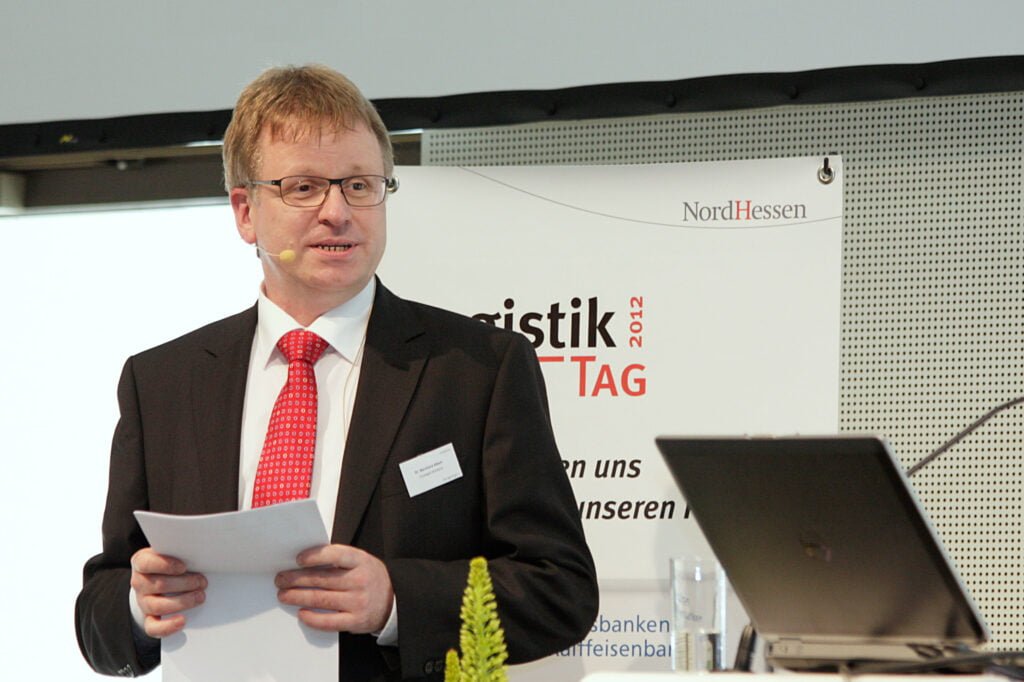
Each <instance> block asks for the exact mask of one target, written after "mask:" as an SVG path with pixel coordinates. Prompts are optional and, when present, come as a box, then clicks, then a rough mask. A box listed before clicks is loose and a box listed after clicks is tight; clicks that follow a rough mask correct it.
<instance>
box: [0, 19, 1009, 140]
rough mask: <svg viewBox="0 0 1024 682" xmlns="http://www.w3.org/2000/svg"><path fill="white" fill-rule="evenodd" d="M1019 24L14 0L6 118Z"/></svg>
mask: <svg viewBox="0 0 1024 682" xmlns="http://www.w3.org/2000/svg"><path fill="white" fill-rule="evenodd" d="M297 8H302V11H303V12H304V14H305V16H304V17H300V16H299V13H298V11H297ZM1022 25H1024V3H1020V2H1017V1H1016V0H972V1H971V2H960V1H958V0H944V1H941V2H940V1H935V0H857V2H849V1H847V0H789V1H786V2H771V1H767V0H714V1H711V0H704V1H699V0H640V1H638V2H635V3H626V2H622V1H621V0H614V1H613V0H558V1H557V2H551V0H517V1H516V2H501V3H499V2H491V1H487V2H481V1H480V0H431V2H414V1H412V0H403V1H399V0H390V1H389V0H377V1H376V2H358V3H357V2H350V1H345V0H305V1H304V2H302V3H299V4H294V3H290V2H287V0H273V1H270V0H249V1H248V2H240V1H238V0H225V1H224V2H210V1H209V0H173V1H169V0H151V1H149V2H138V1H137V0H94V1H93V2H80V1H79V0H56V1H54V2H45V3H44V2H36V3H30V2H18V1H17V0H6V2H5V3H4V4H3V5H0V125H2V124H8V123H24V122H36V121H49V120H62V119H84V118H103V117H109V116H118V115H126V114H143V113H163V112H173V111H196V110H208V109H227V108H230V107H231V106H232V105H233V103H234V99H235V96H236V95H237V93H238V91H239V90H240V89H241V87H242V86H243V85H244V84H245V83H246V82H248V81H249V80H251V79H252V77H253V76H255V75H256V73H258V72H259V71H260V70H262V69H263V68H264V67H266V66H269V65H272V64H280V63H304V62H309V61H319V62H324V63H327V64H329V65H331V66H334V67H336V68H338V69H340V70H342V71H344V72H345V73H347V74H348V75H350V76H351V77H352V78H353V79H354V80H355V81H356V82H357V83H358V84H359V85H360V86H361V87H362V88H363V89H364V90H365V92H366V93H367V94H368V95H369V96H370V97H420V96H436V95H448V94H456V93H466V92H480V91H494V90H505V89H535V88H557V87H566V86H573V85H589V84H595V83H611V82H626V81H643V80H673V79H681V78H692V77H698V76H708V75H722V74H730V73H755V72H762V71H799V70H805V69H817V68H826V67H833V66H856V65H863V64H885V63H915V62H927V61H937V60H944V59H959V58H967V57H979V56H997V55H1010V54H1019V53H1021V51H1022V50H1021V39H1020V27H1021V26H1022Z"/></svg>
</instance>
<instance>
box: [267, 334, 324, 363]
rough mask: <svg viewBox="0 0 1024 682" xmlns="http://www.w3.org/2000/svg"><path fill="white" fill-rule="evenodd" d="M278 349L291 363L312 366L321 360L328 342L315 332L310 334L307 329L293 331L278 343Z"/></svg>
mask: <svg viewBox="0 0 1024 682" xmlns="http://www.w3.org/2000/svg"><path fill="white" fill-rule="evenodd" d="M277 347H278V349H279V350H280V351H281V352H282V353H284V357H285V358H286V359H287V360H288V362H289V363H292V362H295V361H297V360H298V361H304V362H308V363H309V364H311V365H312V364H314V363H315V362H316V361H317V360H319V359H320V356H321V355H322V354H323V352H324V349H326V348H327V342H326V341H324V340H323V339H321V338H320V337H319V336H317V335H316V334H314V333H313V332H308V331H306V330H305V329H293V330H292V331H290V332H288V333H287V334H285V335H284V336H282V337H281V340H280V341H278V342H277Z"/></svg>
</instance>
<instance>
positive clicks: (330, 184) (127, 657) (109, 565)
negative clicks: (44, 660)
mask: <svg viewBox="0 0 1024 682" xmlns="http://www.w3.org/2000/svg"><path fill="white" fill-rule="evenodd" d="M224 158H225V182H226V185H227V188H228V191H229V194H230V199H231V205H232V208H233V210H234V214H235V220H236V226H237V229H238V232H239V234H240V235H241V237H242V239H244V240H245V241H246V242H248V243H250V244H253V245H255V246H256V248H257V249H258V253H259V254H260V259H261V261H262V265H263V272H264V280H263V284H262V287H261V292H260V298H259V302H258V303H257V305H256V306H254V307H253V308H251V309H250V310H247V311H245V312H242V313H240V314H238V315H235V316H233V317H230V318H227V319H225V320H221V321H219V322H215V323H213V324H211V325H208V326H206V327H203V328H202V329H199V330H196V331H194V332H192V333H190V334H187V335H185V336H183V337H181V338H179V339H176V340H174V341H171V342H169V343H166V344H164V345H162V346H158V347H156V348H154V349H151V350H148V351H145V352H143V353H140V354H139V355H136V356H133V357H132V358H130V359H129V360H128V362H127V363H126V365H125V368H124V372H123V374H122V376H121V381H120V384H119V387H118V400H119V404H120V409H121V417H120V420H119V422H118V425H117V429H116V431H115V434H114V440H113V445H112V450H111V464H110V487H109V491H108V497H107V506H106V511H105V514H104V520H103V552H102V553H101V554H99V555H97V556H95V557H93V558H92V559H90V560H89V562H88V563H87V564H86V567H85V577H84V587H83V589H82V592H81V594H80V595H79V598H78V602H77V605H76V626H77V631H78V638H79V644H80V647H81V649H82V652H83V654H84V655H85V657H86V659H87V660H88V661H89V663H90V665H92V666H93V668H95V669H96V670H98V671H100V672H104V673H108V674H120V675H129V676H131V675H137V674H142V673H145V672H147V671H149V670H151V669H152V668H153V667H155V666H156V665H157V664H158V663H159V640H160V638H162V637H166V636H168V635H170V634H173V633H175V632H178V631H180V630H182V629H183V628H187V627H188V624H187V619H188V611H189V609H191V608H193V607H194V606H196V605H198V604H200V603H202V602H203V601H204V599H205V591H204V590H205V588H206V579H205V577H204V576H202V575H201V574H198V573H195V572H193V571H190V570H189V567H188V566H186V565H184V563H183V562H181V561H180V560H178V559H176V558H174V557H168V556H164V555H160V554H158V553H156V552H154V551H153V550H152V549H149V548H148V547H147V546H146V541H145V538H144V536H143V535H142V533H141V531H140V530H139V527H138V525H137V524H136V523H135V520H134V518H133V516H132V511H133V510H135V509H149V510H154V511H160V512H169V513H176V514H197V513H212V512H222V511H231V510H235V509H239V508H242V509H244V508H248V506H249V505H250V504H251V500H252V499H253V490H254V487H255V486H256V485H257V484H256V483H254V479H255V478H257V477H258V475H257V474H256V471H257V469H258V467H259V466H260V464H259V462H260V459H261V454H260V453H261V450H262V449H263V445H264V443H263V439H264V435H265V434H266V433H267V428H268V421H269V420H270V413H271V407H272V405H273V402H274V401H273V397H274V396H275V395H277V392H278V391H280V389H281V385H282V383H283V381H284V376H285V374H286V373H287V371H288V370H287V361H286V360H284V359H283V357H282V356H281V351H280V350H278V347H277V346H276V344H277V341H278V340H279V339H280V338H281V337H282V336H283V335H284V334H285V333H286V332H289V331H290V330H292V329H307V330H309V331H310V332H315V333H317V334H318V335H319V336H321V337H322V338H323V339H324V340H325V341H326V342H327V350H326V351H325V352H324V357H323V359H320V360H317V361H315V363H314V364H315V373H316V386H315V392H316V393H317V395H318V396H319V405H320V409H319V410H318V412H317V419H316V454H315V464H314V465H313V467H314V469H313V473H312V476H311V481H310V482H309V495H310V496H312V497H314V498H316V500H317V504H318V507H319V508H320V510H321V513H322V514H323V515H324V517H325V519H326V520H327V521H329V522H330V523H328V527H330V528H332V532H331V543H332V544H329V545H326V546H323V547H315V548H310V549H309V550H307V551H305V552H303V553H302V554H300V555H299V557H297V568H296V569H294V570H289V571H283V572H282V573H280V574H278V576H277V578H276V581H275V584H276V585H277V587H278V588H279V599H280V601H281V602H282V603H284V604H289V605H293V606H298V607H300V608H299V611H298V617H299V619H300V620H302V621H303V622H304V623H305V624H306V625H308V626H309V627H313V628H317V629H321V630H329V631H337V632H339V633H341V634H340V637H341V662H340V663H341V679H343V680H360V681H361V680H396V679H410V678H419V677H438V676H440V675H441V673H442V671H443V659H444V655H445V652H446V651H447V649H449V648H452V647H455V646H457V644H458V630H459V623H460V620H459V608H460V605H461V595H462V591H463V589H464V587H465V580H466V575H467V572H468V560H469V559H470V558H472V557H474V556H484V557H486V558H487V559H488V562H489V567H490V571H491V575H492V579H493V582H494V588H495V593H496V597H497V603H498V612H499V615H500V617H501V620H502V625H503V627H504V629H505V634H506V638H507V642H508V648H509V661H510V662H512V663H518V662H524V661H529V660H533V659H536V658H539V657H542V656H545V655H549V654H551V653H554V652H557V651H559V650H562V649H565V648H567V647H569V646H571V645H572V644H574V643H576V642H577V641H579V640H580V639H582V637H583V636H584V635H585V634H586V632H587V631H588V629H589V627H590V625H591V624H592V622H593V619H594V617H595V615H596V610H597V587H596V578H595V573H594V566H593V560H592V558H591V555H590V552H589V550H588V549H587V546H586V542H585V540H584V537H583V531H582V527H581V523H580V520H579V514H578V511H577V509H576V503H575V500H574V498H573V493H572V490H571V487H570V486H569V483H568V479H567V478H566V476H565V473H564V470H563V467H562V463H561V458H560V456H559V454H558V451H557V449H556V446H555V442H554V437H553V434H552V431H551V424H550V420H549V417H548V413H547V399H546V395H545V392H544V386H543V379H542V377H541V373H540V370H539V365H538V363H537V359H536V356H535V354H534V352H533V349H532V347H531V346H530V344H529V343H528V342H527V340H526V339H525V338H524V337H522V336H519V335H516V334H512V333H509V332H506V331H504V330H500V329H496V328H494V327H492V326H489V325H485V324H482V323H479V322H476V321H473V320H470V319H468V318H465V317H462V316H459V315H456V314H454V313H449V312H446V311H443V310H440V309H437V308H432V307H430V306H426V305H422V304H418V303H413V302H410V301H406V300H403V299H401V298H399V297H397V296H395V295H394V294H392V293H391V292H390V291H388V290H387V289H386V288H385V287H384V286H383V284H382V283H380V282H379V281H378V280H377V279H376V277H375V271H376V268H377V265H378V263H379V262H380V259H381V256H382V255H383V252H384V244H385V223H386V220H385V203H384V200H385V198H386V194H387V193H389V192H391V191H394V189H396V188H397V183H396V182H395V181H394V180H393V178H392V175H391V173H392V152H391V146H390V141H389V139H388V135H387V131H386V129H385V127H384V125H383V123H382V122H381V120H380V118H379V116H378V115H377V113H376V111H375V110H374V109H373V106H372V105H371V104H370V103H369V102H368V101H367V100H366V99H365V98H364V97H363V96H362V94H361V93H359V91H358V90H357V89H356V88H355V86H354V85H352V84H351V83H350V82H349V81H348V80H347V79H345V78H344V77H343V76H341V75H340V74H338V73H336V72H333V71H331V70H329V69H326V68H323V67H301V68H287V69H272V70H270V71H268V72H266V73H264V74H263V75H262V76H260V78H258V79H257V80H256V81H254V82H253V83H252V84H250V85H249V86H248V87H247V88H246V90H245V91H243V93H242V95H241V97H240V98H239V101H238V104H237V106H236V109H235V112H234V117H233V119H232V122H231V125H230V126H229V129H228V132H227V134H226V136H225V142H224ZM335 190H337V191H335ZM275 409H276V408H275ZM439 448H440V449H442V450H445V451H451V452H453V453H454V457H455V458H456V459H457V463H458V470H459V472H460V475H459V476H457V477H456V478H455V480H452V481H450V482H447V483H445V484H443V485H439V486H436V487H433V488H431V489H429V490H427V491H425V492H422V493H417V494H411V493H410V488H409V484H410V480H409V479H408V478H406V475H407V474H405V473H403V471H402V470H401V469H400V468H399V464H400V463H402V462H405V461H408V460H410V459H412V458H414V457H417V456H419V455H422V454H423V453H427V452H430V451H435V450H438V449H439ZM446 466H447V465H446ZM310 587H315V588H318V589H308V588H310Z"/></svg>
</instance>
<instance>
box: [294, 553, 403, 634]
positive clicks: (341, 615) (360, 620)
mask: <svg viewBox="0 0 1024 682" xmlns="http://www.w3.org/2000/svg"><path fill="white" fill-rule="evenodd" d="M296 561H297V562H298V564H299V566H301V568H299V569H295V570H291V571H282V572H280V573H278V574H277V578H276V579H275V581H274V584H275V585H277V588H278V593H277V598H278V599H279V600H280V601H281V603H282V604H290V605H292V606H299V607H301V608H300V609H299V619H300V620H301V621H302V622H303V623H305V624H306V625H308V626H310V627H312V628H315V629H317V630H328V631H332V632H354V633H368V632H369V633H372V632H379V631H380V630H382V629H383V628H384V624H385V623H387V620H388V616H390V615H391V605H392V603H393V602H394V592H393V591H392V589H391V577H390V576H389V575H388V571H387V568H385V567H384V564H383V562H381V560H380V559H378V558H377V557H375V556H373V555H372V554H367V553H366V552H364V551H363V550H361V549H356V548H355V547H349V546H348V545H324V546H322V547H312V548H310V549H307V550H305V551H304V552H302V553H300V554H299V556H298V558H297V559H296ZM308 588H317V589H308ZM314 609H315V610H314Z"/></svg>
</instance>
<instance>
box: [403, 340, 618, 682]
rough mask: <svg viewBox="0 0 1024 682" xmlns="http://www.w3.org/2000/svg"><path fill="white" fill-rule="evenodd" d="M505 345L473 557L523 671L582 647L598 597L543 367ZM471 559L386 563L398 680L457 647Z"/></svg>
mask: <svg viewBox="0 0 1024 682" xmlns="http://www.w3.org/2000/svg"><path fill="white" fill-rule="evenodd" d="M504 338H505V339H507V340H508V343H507V345H506V347H505V349H504V353H503V355H502V356H501V358H500V363H499V366H498V368H497V371H496V375H495V381H494V385H493V391H492V394H491V396H490V405H489V406H488V409H487V413H486V414H487V416H486V424H485V428H484V438H483V443H482V455H481V456H482V463H481V469H482V481H483V488H484V489H483V495H482V499H483V507H484V508H483V509H482V510H481V514H482V516H483V523H484V529H485V530H484V537H483V539H482V544H481V547H480V550H481V551H480V555H482V556H484V557H485V558H487V559H488V568H489V570H490V573H491V578H492V581H493V583H494V589H495V596H496V601H497V604H498V612H499V616H500V618H501V623H502V627H503V628H504V631H505V638H506V643H507V645H508V650H509V663H523V662H527V661H531V660H535V659H537V658H541V657H543V656H547V655H550V654H553V653H556V652H558V651H562V650H564V649H566V648H568V647H570V646H572V645H573V644H575V643H577V642H579V641H580V640H581V639H582V638H583V637H584V636H585V635H586V633H587V632H588V631H589V628H590V626H591V625H592V624H593V622H594V619H595V617H596V615H597V607H598V590H597V579H596V574H595V569H594V562H593V559H592V557H591V554H590V551H589V549H588V547H587V544H586V540H585V538H584V534H583V528H582V524H581V522H580V517H579V510H578V508H577V505H576V501H575V497H574V495H573V491H572V487H571V486H570V483H569V480H568V477H567V476H566V474H565V470H564V467H563V465H562V461H561V456H560V455H559V452H558V449H557V446H556V444H555V439H554V434H553V430H552V427H551V421H550V417H549V413H548V405H547V397H546V393H545V388H544V380H543V376H542V374H541V371H540V364H539V363H538V361H537V357H536V354H535V352H534V350H533V348H532V347H531V346H530V344H529V342H528V341H527V340H526V338H525V337H522V336H520V335H507V336H504ZM470 558H472V557H466V559H465V560H461V559H460V560H457V561H451V562H442V561H431V560H420V559H411V558H410V559H391V560H389V561H387V562H386V563H387V566H388V570H389V572H390V574H391V579H392V583H393V586H394V591H395V595H396V599H397V603H398V624H399V638H398V639H399V650H400V655H401V661H402V674H403V675H404V676H414V675H422V674H423V672H424V671H423V669H422V667H421V666H422V661H424V660H428V659H430V658H431V657H436V656H438V655H440V656H442V657H443V654H444V651H445V650H446V649H448V648H450V647H451V646H452V645H453V643H456V642H458V630H459V625H460V620H459V608H460V606H461V603H462V594H463V591H464V589H465V585H466V577H467V575H468V570H469V568H468V559H470ZM436 665H441V661H440V660H437V661H436Z"/></svg>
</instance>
